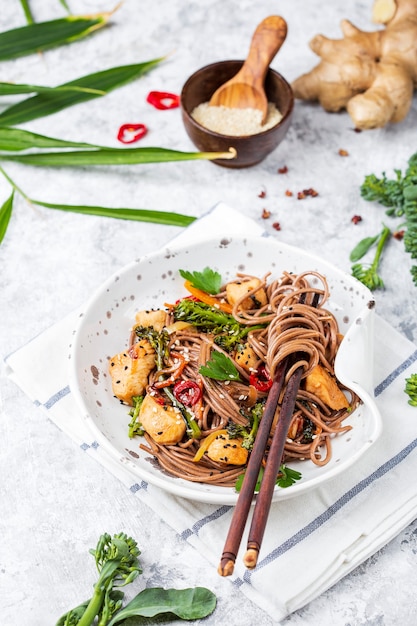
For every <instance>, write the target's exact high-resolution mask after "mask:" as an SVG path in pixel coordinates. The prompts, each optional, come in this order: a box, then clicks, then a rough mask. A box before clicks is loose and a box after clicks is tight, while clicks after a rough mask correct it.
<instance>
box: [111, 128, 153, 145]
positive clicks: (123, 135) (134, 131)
mask: <svg viewBox="0 0 417 626" xmlns="http://www.w3.org/2000/svg"><path fill="white" fill-rule="evenodd" d="M147 132H148V129H147V128H146V126H145V124H123V125H122V126H120V128H119V132H118V133H117V139H118V140H119V141H121V142H122V143H135V141H139V139H142V137H144V136H145V135H146V133H147Z"/></svg>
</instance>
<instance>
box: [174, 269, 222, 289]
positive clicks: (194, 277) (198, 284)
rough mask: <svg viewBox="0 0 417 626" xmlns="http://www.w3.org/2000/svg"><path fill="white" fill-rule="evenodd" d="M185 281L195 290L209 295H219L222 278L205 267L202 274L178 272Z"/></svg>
mask: <svg viewBox="0 0 417 626" xmlns="http://www.w3.org/2000/svg"><path fill="white" fill-rule="evenodd" d="M179 272H180V274H181V276H182V277H183V278H185V280H189V281H190V283H191V284H192V285H194V287H195V288H196V289H201V291H205V292H206V293H209V294H216V293H219V291H220V287H221V284H222V277H221V276H220V274H219V273H218V272H215V271H214V270H212V269H211V268H210V267H205V268H204V269H203V271H202V272H187V271H186V270H180V271H179Z"/></svg>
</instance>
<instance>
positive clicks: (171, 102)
mask: <svg viewBox="0 0 417 626" xmlns="http://www.w3.org/2000/svg"><path fill="white" fill-rule="evenodd" d="M146 102H148V103H149V104H151V105H152V106H154V107H155V109H159V110H160V111H166V110H167V109H176V108H178V107H179V106H180V97H179V96H178V95H177V94H175V93H170V92H168V91H150V92H149V93H148V96H147V98H146Z"/></svg>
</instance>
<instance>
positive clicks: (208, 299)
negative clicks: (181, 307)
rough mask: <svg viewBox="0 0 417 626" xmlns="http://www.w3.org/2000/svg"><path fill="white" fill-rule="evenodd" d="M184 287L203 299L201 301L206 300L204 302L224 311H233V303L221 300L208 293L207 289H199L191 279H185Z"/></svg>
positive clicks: (199, 298)
mask: <svg viewBox="0 0 417 626" xmlns="http://www.w3.org/2000/svg"><path fill="white" fill-rule="evenodd" d="M184 287H185V288H186V290H187V291H189V292H190V293H191V295H193V296H194V297H195V298H197V299H198V300H201V302H204V304H208V305H209V306H213V307H215V308H216V309H220V310H221V311H224V312H225V313H231V312H232V311H233V307H232V305H231V304H229V303H228V302H220V300H218V298H215V297H214V296H211V295H210V294H209V293H206V292H205V291H202V290H201V289H197V288H196V287H194V285H193V284H192V283H190V281H189V280H186V281H185V283H184Z"/></svg>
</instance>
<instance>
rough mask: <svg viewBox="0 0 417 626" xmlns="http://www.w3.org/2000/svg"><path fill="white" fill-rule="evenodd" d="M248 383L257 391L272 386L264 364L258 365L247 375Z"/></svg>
mask: <svg viewBox="0 0 417 626" xmlns="http://www.w3.org/2000/svg"><path fill="white" fill-rule="evenodd" d="M249 384H250V385H252V386H253V387H255V389H257V390H258V391H269V390H270V389H271V387H272V380H271V377H270V375H269V374H268V372H267V370H266V367H265V365H260V366H259V367H258V369H257V371H256V372H252V374H251V375H250V376H249Z"/></svg>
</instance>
